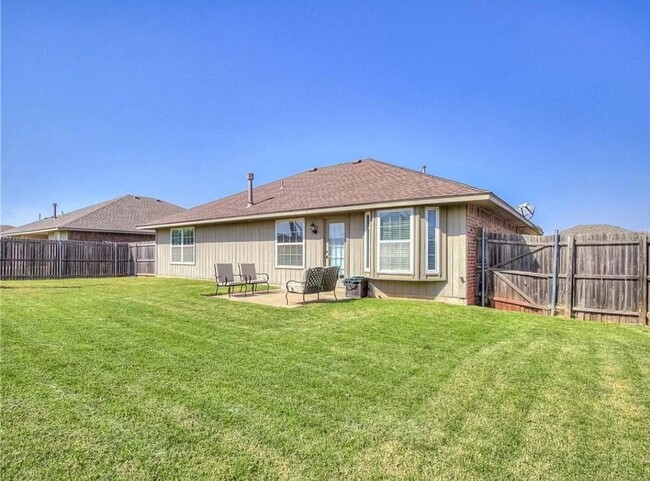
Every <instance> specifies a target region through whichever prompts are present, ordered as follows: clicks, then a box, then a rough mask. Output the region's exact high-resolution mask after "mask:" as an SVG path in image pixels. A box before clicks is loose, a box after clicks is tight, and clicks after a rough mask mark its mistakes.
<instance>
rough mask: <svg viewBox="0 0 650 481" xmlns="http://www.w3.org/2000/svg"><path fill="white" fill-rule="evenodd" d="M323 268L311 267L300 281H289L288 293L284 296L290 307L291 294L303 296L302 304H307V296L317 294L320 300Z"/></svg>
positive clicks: (305, 271) (304, 272)
mask: <svg viewBox="0 0 650 481" xmlns="http://www.w3.org/2000/svg"><path fill="white" fill-rule="evenodd" d="M324 271H325V269H323V268H322V267H311V268H309V269H305V270H304V271H303V274H302V280H300V281H288V282H287V286H286V287H287V292H286V294H285V295H284V298H285V300H286V301H287V305H289V294H302V303H303V304H305V295H306V294H316V295H317V296H318V298H319V299H320V292H321V286H322V284H323V272H324Z"/></svg>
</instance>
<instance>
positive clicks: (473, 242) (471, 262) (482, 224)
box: [467, 205, 517, 304]
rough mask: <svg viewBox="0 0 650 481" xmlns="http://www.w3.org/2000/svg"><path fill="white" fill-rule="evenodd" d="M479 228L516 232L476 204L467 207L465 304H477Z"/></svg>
mask: <svg viewBox="0 0 650 481" xmlns="http://www.w3.org/2000/svg"><path fill="white" fill-rule="evenodd" d="M481 228H485V229H487V230H488V232H492V233H496V234H508V233H517V228H516V227H515V226H513V225H512V224H510V223H508V222H507V221H505V220H504V219H502V218H500V217H498V216H496V215H494V214H492V213H490V212H487V211H485V210H483V209H481V208H479V207H477V206H473V205H469V206H468V208H467V304H478V301H479V299H478V296H477V292H476V287H477V286H476V264H477V262H478V255H477V254H478V252H477V240H478V239H479V237H480V235H481Z"/></svg>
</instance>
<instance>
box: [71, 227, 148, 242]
mask: <svg viewBox="0 0 650 481" xmlns="http://www.w3.org/2000/svg"><path fill="white" fill-rule="evenodd" d="M64 232H65V231H63V232H62V233H64ZM65 233H67V236H68V240H77V241H94V242H146V241H153V240H154V239H155V236H154V235H152V234H122V233H116V232H91V231H74V230H73V231H67V232H65Z"/></svg>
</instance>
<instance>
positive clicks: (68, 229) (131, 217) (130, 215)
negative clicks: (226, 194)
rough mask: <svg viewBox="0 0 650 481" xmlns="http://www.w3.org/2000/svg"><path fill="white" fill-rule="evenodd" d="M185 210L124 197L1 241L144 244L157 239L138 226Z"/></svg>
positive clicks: (13, 232)
mask: <svg viewBox="0 0 650 481" xmlns="http://www.w3.org/2000/svg"><path fill="white" fill-rule="evenodd" d="M184 210H185V209H184V208H183V207H180V206H178V205H174V204H170V203H169V202H165V201H162V200H159V199H153V198H151V197H142V196H138V195H124V196H122V197H118V198H116V199H111V200H107V201H105V202H100V203H99V204H94V205H91V206H88V207H84V208H82V209H78V210H75V211H72V212H66V213H65V214H57V213H56V211H55V212H54V215H53V216H52V217H47V218H45V219H41V220H38V221H35V222H31V223H29V224H25V225H22V226H19V227H14V228H13V229H9V230H7V231H3V232H2V237H20V238H28V239H50V240H80V241H107V242H142V241H152V240H154V238H155V232H154V231H153V230H142V229H138V228H137V226H139V225H141V224H146V223H149V222H154V221H155V220H156V219H160V218H161V217H167V216H169V215H172V214H180V213H182V212H183V211H184Z"/></svg>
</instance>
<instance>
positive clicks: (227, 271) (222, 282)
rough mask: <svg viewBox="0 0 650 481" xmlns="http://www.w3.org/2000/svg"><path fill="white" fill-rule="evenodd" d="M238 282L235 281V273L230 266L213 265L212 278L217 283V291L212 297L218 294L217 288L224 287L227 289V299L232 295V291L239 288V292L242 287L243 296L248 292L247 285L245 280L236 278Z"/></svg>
mask: <svg viewBox="0 0 650 481" xmlns="http://www.w3.org/2000/svg"><path fill="white" fill-rule="evenodd" d="M237 277H239V278H240V280H238V281H236V280H235V273H234V272H233V270H232V264H215V265H214V278H215V280H216V281H217V290H216V291H215V293H214V295H215V296H216V295H218V294H219V287H220V286H221V287H226V288H227V289H228V297H230V294H231V293H232V290H233V289H234V288H235V287H237V286H239V292H241V289H242V287H243V288H244V289H245V290H244V295H246V292H247V291H248V284H247V283H246V281H245V280H242V279H241V277H240V276H237Z"/></svg>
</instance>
